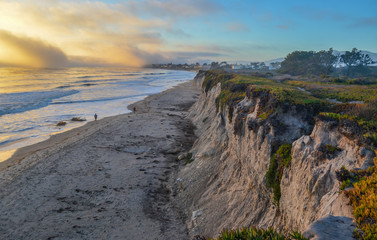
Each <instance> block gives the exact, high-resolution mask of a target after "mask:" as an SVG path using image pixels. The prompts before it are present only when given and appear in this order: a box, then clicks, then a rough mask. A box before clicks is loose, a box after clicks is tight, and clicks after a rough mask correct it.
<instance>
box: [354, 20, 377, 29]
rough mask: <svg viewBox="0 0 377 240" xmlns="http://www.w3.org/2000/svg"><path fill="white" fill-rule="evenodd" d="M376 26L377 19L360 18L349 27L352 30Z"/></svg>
mask: <svg viewBox="0 0 377 240" xmlns="http://www.w3.org/2000/svg"><path fill="white" fill-rule="evenodd" d="M376 26H377V17H367V18H362V19H359V20H358V21H356V22H355V23H353V24H351V25H350V27H354V28H359V27H376Z"/></svg>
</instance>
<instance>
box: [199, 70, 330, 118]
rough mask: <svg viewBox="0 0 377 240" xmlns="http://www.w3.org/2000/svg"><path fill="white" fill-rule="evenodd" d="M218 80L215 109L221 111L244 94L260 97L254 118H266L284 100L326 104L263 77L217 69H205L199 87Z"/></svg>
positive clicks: (207, 87) (314, 105)
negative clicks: (256, 116)
mask: <svg viewBox="0 0 377 240" xmlns="http://www.w3.org/2000/svg"><path fill="white" fill-rule="evenodd" d="M218 83H221V92H220V94H219V95H218V97H217V98H216V109H217V111H219V110H220V111H222V110H223V109H224V107H225V106H228V107H229V108H233V107H234V106H235V105H236V104H237V103H239V102H240V101H241V100H242V99H244V98H245V96H249V97H250V96H251V97H260V98H262V100H263V102H262V105H263V109H261V111H260V113H258V117H261V118H262V119H265V118H267V117H268V116H269V115H270V114H271V113H273V112H274V110H276V109H277V108H278V107H279V105H281V104H283V103H285V102H289V103H290V104H292V105H302V106H306V107H308V108H313V109H317V110H319V109H322V108H323V107H324V106H326V104H327V101H326V100H323V99H320V98H317V97H314V96H312V95H310V94H308V93H305V92H303V91H301V90H299V89H298V88H297V86H294V85H290V84H286V83H281V82H277V81H274V80H271V79H267V78H260V77H254V76H244V75H235V74H230V73H225V72H221V71H208V72H207V74H206V76H205V79H204V82H203V88H204V89H205V91H206V92H208V91H210V90H211V89H212V88H213V87H214V86H216V85H217V84H218ZM229 117H232V116H229Z"/></svg>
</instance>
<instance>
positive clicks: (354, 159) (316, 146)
mask: <svg viewBox="0 0 377 240" xmlns="http://www.w3.org/2000/svg"><path fill="white" fill-rule="evenodd" d="M203 78H204V74H203V73H202V75H198V76H197V78H196V79H195V81H194V84H196V85H198V86H199V85H201V82H202V80H203ZM220 91H221V86H220V84H219V85H217V86H215V87H213V88H212V89H211V90H209V91H208V92H205V91H204V90H203V92H202V94H201V96H200V98H199V100H198V101H197V102H196V103H195V104H194V106H193V107H192V109H191V111H190V115H189V116H188V117H189V118H190V119H191V120H192V122H193V124H194V125H195V126H196V128H197V129H196V135H197V136H198V139H197V140H196V142H195V143H194V146H193V148H192V150H191V152H192V153H193V158H194V161H193V162H192V163H189V164H187V165H186V166H185V167H184V168H183V169H182V170H181V172H180V173H179V178H180V181H181V183H180V189H181V190H180V193H179V194H178V200H179V203H180V204H181V207H182V208H184V209H189V211H188V212H187V215H188V216H189V218H190V219H189V222H188V227H189V230H190V232H191V235H192V236H194V235H197V234H199V235H204V236H210V237H213V236H216V235H217V234H218V233H219V232H220V231H221V230H223V229H224V228H239V227H243V226H251V225H254V226H258V227H263V228H267V227H273V228H275V229H277V230H280V231H285V230H298V231H301V232H304V231H305V230H307V229H309V230H308V232H307V233H306V235H307V236H308V237H314V238H315V237H317V238H318V239H321V237H320V236H321V234H320V233H318V231H320V230H318V227H317V228H314V227H313V226H310V225H311V224H313V223H315V224H317V225H315V226H318V224H320V223H323V221H330V222H331V224H335V225H336V224H337V223H338V225H339V226H340V225H341V224H343V225H342V230H340V231H342V232H343V234H345V236H347V237H348V238H351V236H352V231H353V230H354V228H355V226H353V225H352V221H350V220H351V219H352V209H351V207H350V206H349V205H347V203H348V200H347V199H346V198H345V196H344V195H343V194H342V193H340V191H339V187H340V186H339V182H338V180H337V179H336V177H335V171H336V170H338V169H340V168H341V167H342V166H345V167H346V168H347V169H353V168H365V167H367V166H370V165H371V164H373V157H374V154H373V152H372V151H370V150H368V149H367V148H364V147H363V146H362V143H360V142H359V141H357V139H355V136H354V134H352V129H350V128H349V126H347V125H344V126H340V125H339V124H338V123H337V122H335V121H329V120H324V119H319V118H317V119H315V120H314V118H313V113H312V112H311V111H310V110H308V109H303V108H299V107H297V106H289V105H287V106H282V107H280V108H279V109H278V110H277V111H276V112H275V113H274V117H271V118H269V117H267V118H266V119H264V120H262V119H261V118H258V117H257V115H258V114H257V113H258V112H260V111H261V109H262V108H265V107H266V101H267V102H268V97H271V96H265V95H263V94H262V95H261V94H259V95H258V94H247V97H245V99H243V100H242V101H241V102H239V103H238V104H237V105H236V106H235V107H234V108H233V109H232V110H233V114H229V108H228V107H225V108H224V109H222V110H221V108H220V109H219V111H218V112H217V111H216V97H217V96H218V95H219V93H220ZM266 99H267V100H266ZM229 116H230V117H229ZM282 143H292V160H291V163H290V166H289V167H287V168H285V169H284V171H283V176H282V180H281V184H280V187H281V198H280V202H279V206H277V205H276V204H275V203H274V201H273V193H272V191H271V189H270V188H268V187H267V182H266V172H267V171H268V168H269V165H270V157H271V155H272V153H273V152H274V151H276V147H277V146H279V145H281V144H282ZM325 146H333V147H334V148H336V149H337V150H336V151H334V152H331V153H329V152H327V151H326V147H325ZM329 215H330V217H331V218H329ZM332 216H343V218H337V217H334V218H332ZM342 219H343V220H342ZM329 224H330V223H329ZM329 224H327V222H326V224H325V225H326V226H329ZM316 229H317V230H316ZM344 229H347V231H346V230H344ZM335 234H336V233H335ZM322 238H323V237H322ZM325 238H326V236H325ZM343 239H344V236H343Z"/></svg>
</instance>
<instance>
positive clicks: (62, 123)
mask: <svg viewBox="0 0 377 240" xmlns="http://www.w3.org/2000/svg"><path fill="white" fill-rule="evenodd" d="M66 124H67V123H66V122H64V121H60V122H58V123H57V124H56V126H65V125H66Z"/></svg>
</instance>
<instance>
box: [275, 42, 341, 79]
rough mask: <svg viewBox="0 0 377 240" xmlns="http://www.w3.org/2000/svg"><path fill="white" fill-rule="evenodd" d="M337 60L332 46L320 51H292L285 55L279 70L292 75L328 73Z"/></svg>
mask: <svg viewBox="0 0 377 240" xmlns="http://www.w3.org/2000/svg"><path fill="white" fill-rule="evenodd" d="M337 60H338V57H337V56H335V55H334V54H333V49H332V48H330V49H329V50H328V51H320V52H314V51H294V52H292V53H290V54H288V55H287V57H286V58H285V59H284V61H283V62H282V63H281V68H280V69H279V71H280V72H281V73H289V74H292V75H307V74H317V75H320V74H330V73H331V72H332V71H333V70H334V67H333V65H334V64H335V63H336V62H337Z"/></svg>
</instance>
